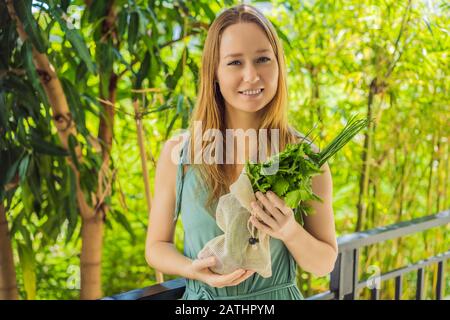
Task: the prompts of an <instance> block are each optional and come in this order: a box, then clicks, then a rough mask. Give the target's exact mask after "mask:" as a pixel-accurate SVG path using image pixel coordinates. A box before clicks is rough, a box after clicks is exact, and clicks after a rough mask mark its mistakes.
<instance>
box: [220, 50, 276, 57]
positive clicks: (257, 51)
mask: <svg viewBox="0 0 450 320" xmlns="http://www.w3.org/2000/svg"><path fill="white" fill-rule="evenodd" d="M263 52H270V49H258V50H256V51H255V53H263ZM242 55H243V54H242V53H230V54H227V55H226V56H225V57H223V58H224V59H225V58H228V57H240V56H242Z"/></svg>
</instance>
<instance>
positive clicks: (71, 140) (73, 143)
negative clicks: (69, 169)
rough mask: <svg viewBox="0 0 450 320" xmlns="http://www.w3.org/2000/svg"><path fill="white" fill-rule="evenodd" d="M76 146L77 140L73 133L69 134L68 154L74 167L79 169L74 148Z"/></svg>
mask: <svg viewBox="0 0 450 320" xmlns="http://www.w3.org/2000/svg"><path fill="white" fill-rule="evenodd" d="M77 146H78V141H77V139H76V138H75V136H74V135H73V134H71V135H69V154H70V157H71V158H72V161H73V163H74V165H75V167H76V168H77V169H78V170H79V169H80V163H79V162H78V157H77V153H76V150H75V148H76V147H77Z"/></svg>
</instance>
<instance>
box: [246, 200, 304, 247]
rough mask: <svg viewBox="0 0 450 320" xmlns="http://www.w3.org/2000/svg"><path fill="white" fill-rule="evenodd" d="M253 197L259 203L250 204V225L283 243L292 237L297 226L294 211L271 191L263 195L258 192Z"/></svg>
mask: <svg viewBox="0 0 450 320" xmlns="http://www.w3.org/2000/svg"><path fill="white" fill-rule="evenodd" d="M255 196H256V199H258V200H259V201H257V202H252V203H251V205H252V211H251V214H252V217H251V218H250V221H251V222H252V224H253V225H254V226H255V227H256V228H257V229H258V230H261V231H263V232H265V233H267V234H268V235H269V236H271V237H273V238H276V239H279V240H281V241H283V242H286V241H288V240H290V239H291V238H292V237H294V235H295V233H296V230H297V228H298V227H299V224H298V223H297V221H295V217H294V211H293V210H292V209H291V208H289V207H288V206H287V205H286V203H285V202H284V200H283V199H281V198H280V197H278V196H277V195H276V194H275V193H273V192H272V191H268V192H266V193H265V194H263V193H262V192H260V191H258V192H256V193H255Z"/></svg>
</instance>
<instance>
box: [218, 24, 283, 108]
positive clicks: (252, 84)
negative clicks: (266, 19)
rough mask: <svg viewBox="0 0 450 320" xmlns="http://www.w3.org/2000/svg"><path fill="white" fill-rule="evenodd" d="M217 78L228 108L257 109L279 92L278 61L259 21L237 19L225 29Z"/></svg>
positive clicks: (221, 42)
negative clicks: (243, 21)
mask: <svg viewBox="0 0 450 320" xmlns="http://www.w3.org/2000/svg"><path fill="white" fill-rule="evenodd" d="M217 80H218V82H219V86H220V92H221V93H222V96H223V97H224V100H225V105H226V107H227V108H230V107H231V108H235V109H238V110H241V111H245V112H256V111H259V110H261V109H262V108H264V107H265V106H266V105H267V104H268V103H269V102H270V101H271V100H272V98H273V97H274V96H275V93H276V91H277V86H278V63H277V60H276V56H275V53H274V52H273V49H272V46H271V45H270V42H269V39H268V38H267V36H266V35H265V33H264V31H263V30H262V29H261V28H260V27H259V26H258V25H257V24H256V23H237V24H233V25H231V26H229V27H227V28H226V29H225V30H224V31H223V33H222V38H221V41H220V59H219V65H218V68H217ZM261 89H262V90H261Z"/></svg>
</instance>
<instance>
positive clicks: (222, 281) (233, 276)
mask: <svg viewBox="0 0 450 320" xmlns="http://www.w3.org/2000/svg"><path fill="white" fill-rule="evenodd" d="M254 273H255V272H254V271H251V270H243V269H238V270H236V271H234V272H232V273H230V274H227V275H214V277H216V278H217V279H216V281H213V283H212V286H214V287H217V288H223V287H231V286H236V285H238V284H239V283H241V282H243V281H245V280H247V279H248V278H249V277H251V276H252V275H253V274H254Z"/></svg>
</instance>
